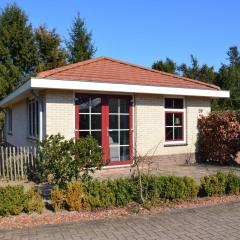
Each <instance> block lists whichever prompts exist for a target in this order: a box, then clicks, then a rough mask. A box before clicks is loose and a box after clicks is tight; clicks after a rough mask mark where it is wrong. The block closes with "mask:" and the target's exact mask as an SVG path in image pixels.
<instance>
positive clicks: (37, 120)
mask: <svg viewBox="0 0 240 240" xmlns="http://www.w3.org/2000/svg"><path fill="white" fill-rule="evenodd" d="M36 125H37V126H36V131H37V136H38V134H39V109H38V101H36Z"/></svg>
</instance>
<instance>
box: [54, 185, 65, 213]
mask: <svg viewBox="0 0 240 240" xmlns="http://www.w3.org/2000/svg"><path fill="white" fill-rule="evenodd" d="M51 200H52V206H53V209H54V211H55V212H57V211H59V210H61V209H63V206H64V201H65V194H64V192H63V191H62V190H61V189H60V188H59V187H58V186H55V187H54V188H53V189H52V192H51Z"/></svg>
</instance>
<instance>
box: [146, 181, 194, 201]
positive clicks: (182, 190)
mask: <svg viewBox="0 0 240 240" xmlns="http://www.w3.org/2000/svg"><path fill="white" fill-rule="evenodd" d="M148 192H149V198H150V199H151V200H154V199H158V198H160V199H164V200H174V199H190V198H195V197H196V196H197V193H198V186H197V184H196V182H195V181H194V180H193V179H192V178H190V177H176V176H160V177H156V176H152V177H151V179H150V181H149V190H148Z"/></svg>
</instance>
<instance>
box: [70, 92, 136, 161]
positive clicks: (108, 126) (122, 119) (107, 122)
mask: <svg viewBox="0 0 240 240" xmlns="http://www.w3.org/2000/svg"><path fill="white" fill-rule="evenodd" d="M77 99H78V101H77V103H76V115H77V117H76V121H75V123H76V138H78V137H86V136H88V135H91V136H93V137H94V138H95V139H96V140H97V141H98V143H99V146H101V147H102V149H103V161H106V162H107V161H109V162H110V163H109V164H110V165H114V164H126V163H130V160H131V154H132V153H131V148H130V146H131V144H132V143H131V138H132V132H131V130H130V129H131V124H130V122H131V108H130V104H131V103H130V98H128V97H111V96H108V95H105V96H103V95H101V96H91V95H89V96H88V95H81V94H79V95H77Z"/></svg>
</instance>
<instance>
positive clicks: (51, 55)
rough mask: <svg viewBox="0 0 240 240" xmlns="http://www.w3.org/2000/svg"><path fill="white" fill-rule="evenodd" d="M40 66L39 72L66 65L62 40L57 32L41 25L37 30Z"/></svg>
mask: <svg viewBox="0 0 240 240" xmlns="http://www.w3.org/2000/svg"><path fill="white" fill-rule="evenodd" d="M35 40H36V45H37V56H38V65H37V72H39V71H44V70H48V69H53V68H57V67H60V66H63V65H65V64H66V51H65V50H64V49H63V48H62V47H61V42H62V40H61V38H60V36H59V34H57V33H56V30H55V29H53V30H51V31H50V30H48V29H47V27H46V25H41V26H39V27H38V28H37V29H36V30H35Z"/></svg>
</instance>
